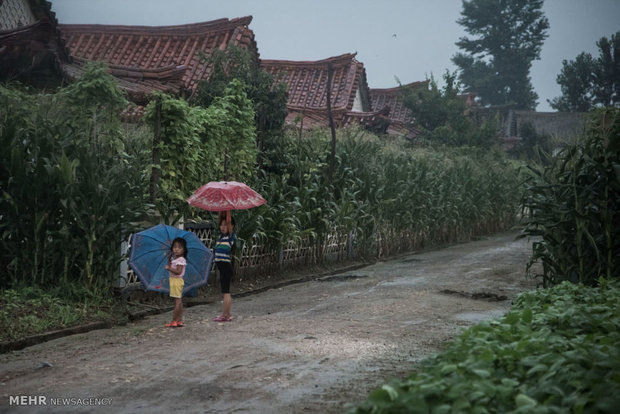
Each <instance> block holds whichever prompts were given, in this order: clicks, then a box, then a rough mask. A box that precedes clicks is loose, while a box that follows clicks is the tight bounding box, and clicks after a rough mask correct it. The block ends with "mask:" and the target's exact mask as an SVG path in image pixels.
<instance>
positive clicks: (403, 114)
mask: <svg viewBox="0 0 620 414" xmlns="http://www.w3.org/2000/svg"><path fill="white" fill-rule="evenodd" d="M426 84H427V81H422V82H413V83H409V84H407V85H403V86H397V87H395V88H388V89H371V90H370V100H371V101H372V110H373V111H379V110H381V109H384V108H389V111H390V112H389V115H388V116H389V118H390V119H391V120H392V121H399V122H411V121H412V120H413V118H412V116H411V111H410V110H409V109H407V108H406V107H405V106H404V105H403V102H402V99H401V95H400V94H401V88H419V87H423V86H425V85H426Z"/></svg>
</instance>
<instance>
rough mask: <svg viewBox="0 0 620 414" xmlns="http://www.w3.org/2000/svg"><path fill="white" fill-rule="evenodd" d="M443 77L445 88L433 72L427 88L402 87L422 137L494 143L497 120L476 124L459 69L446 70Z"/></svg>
mask: <svg viewBox="0 0 620 414" xmlns="http://www.w3.org/2000/svg"><path fill="white" fill-rule="evenodd" d="M443 79H444V86H443V88H439V86H438V85H437V82H436V81H435V79H434V78H433V76H432V75H431V78H430V79H428V80H427V85H428V86H427V87H425V88H424V87H419V88H406V87H401V91H400V92H401V94H402V95H401V96H402V97H403V98H402V99H403V104H404V105H405V107H407V108H408V109H409V110H411V113H412V116H413V118H414V121H413V125H414V126H415V127H416V128H417V129H418V130H419V131H420V135H419V137H420V138H422V139H425V140H429V141H432V142H439V143H442V144H447V145H474V146H490V145H492V144H493V143H494V142H495V141H496V139H495V138H496V135H497V125H496V123H495V120H494V119H488V120H485V121H484V122H482V123H481V125H477V124H476V123H475V122H474V120H473V118H472V116H471V115H472V110H471V108H468V106H467V103H466V102H465V98H464V96H463V95H462V94H461V86H460V84H459V82H458V81H457V76H456V73H450V72H449V71H446V73H445V74H444V76H443Z"/></svg>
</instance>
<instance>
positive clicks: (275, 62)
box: [261, 52, 357, 66]
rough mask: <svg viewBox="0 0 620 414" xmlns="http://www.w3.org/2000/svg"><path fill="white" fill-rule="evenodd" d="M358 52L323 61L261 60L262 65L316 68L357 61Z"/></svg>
mask: <svg viewBox="0 0 620 414" xmlns="http://www.w3.org/2000/svg"><path fill="white" fill-rule="evenodd" d="M355 56H357V52H355V53H343V54H342V55H338V56H331V57H328V58H325V59H321V60H279V59H261V65H268V66H308V65H311V66H314V65H324V64H325V63H328V62H331V63H336V62H337V63H351V61H353V60H355Z"/></svg>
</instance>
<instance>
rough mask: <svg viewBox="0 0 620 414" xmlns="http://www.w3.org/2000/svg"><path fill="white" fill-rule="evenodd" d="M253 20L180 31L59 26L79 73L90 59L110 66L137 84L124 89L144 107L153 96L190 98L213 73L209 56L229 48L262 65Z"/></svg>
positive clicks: (188, 26)
mask: <svg viewBox="0 0 620 414" xmlns="http://www.w3.org/2000/svg"><path fill="white" fill-rule="evenodd" d="M251 21H252V17H251V16H248V17H241V18H237V19H230V20H229V19H219V20H213V21H209V22H203V23H195V24H186V25H180V26H110V25H84V24H80V25H59V30H60V32H61V33H62V37H63V39H65V41H66V44H67V47H68V48H69V50H70V52H71V55H72V56H74V57H75V58H76V59H75V60H76V62H77V64H75V65H73V67H74V68H76V67H77V69H76V70H79V66H80V65H81V64H82V63H83V62H84V61H88V60H100V61H104V62H106V63H107V64H108V66H109V68H110V72H111V73H112V74H113V75H115V76H116V77H118V78H119V79H121V80H124V81H126V82H129V83H130V84H133V85H135V87H134V90H131V88H130V86H131V85H122V86H124V87H125V88H126V89H128V90H129V91H130V92H134V93H135V95H136V96H135V97H134V100H138V102H139V103H143V102H142V101H143V100H146V99H147V98H148V96H147V95H148V93H149V91H154V90H166V91H168V92H175V93H177V94H180V95H182V96H185V97H188V96H190V95H191V93H192V92H193V91H195V90H196V87H197V86H198V83H199V82H200V81H201V80H203V79H208V78H209V76H210V75H211V72H212V70H213V68H212V65H211V64H210V62H209V59H208V57H209V56H211V54H212V53H213V51H215V50H224V49H226V48H227V47H228V46H230V45H234V46H238V47H242V48H245V49H247V50H249V51H250V53H251V55H252V57H253V58H254V61H255V62H258V49H257V47H256V42H255V40H254V33H253V32H252V30H251V29H250V28H249V27H248V26H249V24H250V22H251Z"/></svg>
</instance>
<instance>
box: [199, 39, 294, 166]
mask: <svg viewBox="0 0 620 414" xmlns="http://www.w3.org/2000/svg"><path fill="white" fill-rule="evenodd" d="M208 60H209V62H210V64H211V65H212V67H213V72H212V73H211V76H210V77H209V79H208V80H203V81H201V82H200V83H199V84H198V89H197V90H196V93H195V95H194V96H193V97H192V98H191V100H190V101H191V102H192V103H193V104H197V105H200V106H203V107H208V106H209V105H211V104H212V103H213V101H214V100H215V99H216V98H218V97H221V96H223V95H224V91H225V90H226V88H227V87H228V86H229V84H230V82H231V81H232V80H233V79H238V80H239V81H241V82H242V83H243V84H244V89H245V91H246V94H247V97H248V98H249V99H250V101H251V102H252V104H253V106H254V123H255V128H256V145H257V147H258V150H259V155H260V156H261V157H260V159H259V163H260V164H262V165H265V166H266V167H267V168H273V167H274V165H276V164H277V161H275V159H276V158H278V154H277V152H278V142H280V141H281V140H280V137H281V135H282V126H283V125H284V120H285V118H286V114H287V109H286V102H287V99H288V92H287V90H288V88H287V86H286V84H284V83H278V82H277V81H276V80H275V79H274V78H273V77H272V76H271V75H270V74H269V73H267V72H266V71H264V70H262V69H260V67H259V66H258V64H257V62H255V61H254V60H253V59H252V55H251V53H250V52H249V51H248V50H246V49H242V48H239V47H237V46H229V47H228V48H227V49H226V50H216V51H215V52H214V53H213V54H212V55H211V57H209V58H208Z"/></svg>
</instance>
